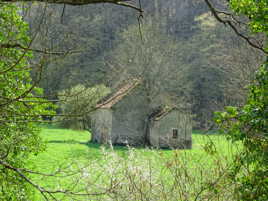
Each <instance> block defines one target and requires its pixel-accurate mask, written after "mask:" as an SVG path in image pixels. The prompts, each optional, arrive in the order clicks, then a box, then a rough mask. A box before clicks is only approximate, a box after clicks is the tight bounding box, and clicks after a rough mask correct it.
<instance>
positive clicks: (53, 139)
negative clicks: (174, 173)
mask: <svg viewBox="0 0 268 201" xmlns="http://www.w3.org/2000/svg"><path fill="white" fill-rule="evenodd" d="M40 135H41V138H42V140H43V141H44V142H45V143H46V150H45V151H44V152H43V153H40V154H38V155H37V156H31V158H30V160H29V162H28V168H31V169H34V170H35V171H38V172H42V173H53V172H59V171H62V172H63V175H64V174H67V172H65V171H66V170H68V171H70V169H71V170H72V169H83V168H84V167H90V168H89V171H90V173H91V174H93V175H96V176H93V177H94V178H95V177H96V178H97V177H99V176H98V175H101V174H102V173H103V170H102V168H103V167H108V168H109V166H113V165H112V163H113V161H114V159H112V160H107V156H106V157H105V155H106V154H107V153H115V154H116V155H118V157H119V158H121V159H120V160H121V161H123V160H124V159H126V161H128V160H134V159H135V160H137V163H139V161H141V163H144V162H147V161H150V164H151V165H152V166H153V168H154V169H155V170H156V172H157V171H158V172H161V171H162V168H163V167H165V166H167V164H169V163H172V162H173V161H174V155H176V157H177V158H179V159H180V164H179V165H180V167H182V168H187V169H189V170H190V171H189V172H190V173H191V174H193V175H195V174H196V176H197V177H199V176H200V170H202V174H207V175H210V176H212V177H213V175H212V173H211V172H212V171H213V166H214V165H215V164H216V163H218V162H216V160H217V161H220V162H221V163H222V164H228V162H230V161H231V160H232V159H233V156H234V154H235V153H237V151H239V149H240V145H234V144H231V143H230V142H229V141H227V140H226V138H225V136H222V135H213V134H211V135H204V134H199V132H194V133H193V136H192V137H193V148H192V149H191V150H168V149H163V150H161V149H159V150H151V149H146V148H135V149H132V148H129V147H123V146H115V147H113V148H111V147H109V146H103V145H99V144H93V143H90V142H89V140H90V133H89V132H87V131H74V130H68V129H59V128H56V127H42V130H41V133H40ZM130 150H131V151H130ZM132 152H135V156H134V159H133V157H132V158H131V157H130V156H129V155H130V154H131V153H132ZM209 153H210V154H209ZM109 163H110V164H109ZM114 166H117V164H114ZM198 171H199V172H198ZM70 172H71V171H70ZM197 172H198V173H197ZM161 174H162V173H161ZM164 174H166V173H164ZM215 174H216V173H215ZM169 176H171V175H169ZM169 176H168V175H166V177H167V178H168V177H169ZM32 179H33V180H34V181H35V182H36V183H38V184H39V185H42V186H43V187H45V188H48V189H53V188H54V189H55V188H59V186H61V187H60V188H62V186H64V187H65V186H66V187H67V188H70V186H69V185H71V183H72V182H73V181H74V180H73V179H74V178H73V177H72V176H71V177H45V176H41V175H32ZM98 182H101V180H99V181H98ZM59 196H60V195H59ZM63 197H64V196H63ZM63 197H62V198H60V200H70V199H64V198H63ZM35 199H36V200H42V199H41V196H40V194H38V193H37V195H36V198H35ZM86 200H87V199H86ZM96 200H97V199H96ZM100 200H101V199H100Z"/></svg>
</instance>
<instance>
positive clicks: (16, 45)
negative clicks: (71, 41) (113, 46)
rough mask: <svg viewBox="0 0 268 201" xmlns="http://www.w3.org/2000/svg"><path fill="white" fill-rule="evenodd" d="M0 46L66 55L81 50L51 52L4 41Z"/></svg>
mask: <svg viewBox="0 0 268 201" xmlns="http://www.w3.org/2000/svg"><path fill="white" fill-rule="evenodd" d="M1 48H20V49H23V50H25V51H33V52H37V53H41V54H52V55H66V54H73V53H79V52H82V51H79V50H77V51H65V52H51V51H47V50H39V49H32V48H28V47H24V46H23V45H21V44H18V43H16V44H9V43H4V44H0V49H1Z"/></svg>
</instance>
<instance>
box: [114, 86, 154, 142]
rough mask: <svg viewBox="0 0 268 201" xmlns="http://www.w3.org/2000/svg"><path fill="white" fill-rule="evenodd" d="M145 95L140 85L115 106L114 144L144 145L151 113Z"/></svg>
mask: <svg viewBox="0 0 268 201" xmlns="http://www.w3.org/2000/svg"><path fill="white" fill-rule="evenodd" d="M145 97H146V96H145V95H144V92H143V90H142V89H141V88H140V87H138V88H137V89H134V91H132V92H131V94H129V95H128V96H127V97H125V98H124V99H123V100H121V101H120V102H119V103H117V104H116V105H115V106H113V123H112V125H113V126H112V141H113V144H129V145H134V146H139V145H144V143H145V130H146V118H147V116H148V113H149V111H148V110H149V108H148V106H147V105H148V104H146V98H145Z"/></svg>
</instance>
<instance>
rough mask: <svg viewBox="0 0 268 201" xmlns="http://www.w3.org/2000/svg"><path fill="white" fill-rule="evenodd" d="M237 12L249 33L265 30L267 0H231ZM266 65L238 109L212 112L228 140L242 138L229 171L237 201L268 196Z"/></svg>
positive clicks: (267, 82)
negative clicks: (246, 21) (243, 18)
mask: <svg viewBox="0 0 268 201" xmlns="http://www.w3.org/2000/svg"><path fill="white" fill-rule="evenodd" d="M231 6H232V8H233V10H234V11H235V12H236V13H238V14H243V15H245V16H247V17H248V18H249V25H250V28H251V30H252V31H253V32H261V33H264V34H265V35H266V36H268V32H267V27H268V24H267V17H268V15H267V9H268V5H267V1H265V0H260V1H253V0H243V1H237V0H232V1H231ZM267 120H268V64H267V63H265V64H264V65H262V66H261V67H260V68H259V70H258V72H257V73H256V77H255V80H254V82H253V83H252V84H251V85H250V86H249V95H248V99H247V102H246V104H245V105H244V106H243V107H241V108H236V107H227V108H226V111H225V112H222V113H220V112H218V113H216V122H217V123H218V124H219V126H220V128H221V129H222V131H223V132H224V133H226V134H228V136H229V138H230V139H231V140H232V141H234V142H235V141H242V143H243V145H244V147H243V153H242V154H240V155H239V156H238V157H237V159H236V160H235V161H234V165H233V168H232V170H231V171H230V175H231V177H230V178H231V180H232V182H235V183H237V184H238V185H237V186H236V188H235V194H236V198H237V200H245V201H252V200H254V201H265V200H267V199H268V196H267V195H268V180H267V177H268V121H267Z"/></svg>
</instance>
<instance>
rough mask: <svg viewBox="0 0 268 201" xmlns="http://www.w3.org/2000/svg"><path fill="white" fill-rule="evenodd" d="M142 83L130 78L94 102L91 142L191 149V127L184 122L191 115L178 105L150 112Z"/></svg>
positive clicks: (186, 121) (188, 120) (187, 120)
mask: <svg viewBox="0 0 268 201" xmlns="http://www.w3.org/2000/svg"><path fill="white" fill-rule="evenodd" d="M141 84H142V83H141V81H139V80H132V81H131V82H129V83H126V84H124V85H123V86H121V87H119V89H118V90H117V91H116V92H115V93H113V94H110V95H109V96H108V97H106V98H104V99H103V100H102V101H100V103H98V104H97V106H96V110H95V111H94V112H93V113H92V115H91V132H92V139H91V140H92V142H97V143H102V144H109V143H111V144H114V145H131V146H142V145H145V144H146V142H149V143H150V145H151V146H154V147H159V148H162V147H167V148H190V147H191V134H192V131H191V126H190V125H184V124H189V123H191V122H190V118H189V117H190V115H189V114H188V113H182V112H181V111H179V110H178V109H177V108H172V109H167V108H165V110H163V111H162V110H161V111H159V112H154V113H152V111H150V109H149V108H150V107H149V105H148V103H147V99H146V94H145V93H144V90H142V86H141ZM186 116H187V117H186ZM148 138H149V139H148Z"/></svg>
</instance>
